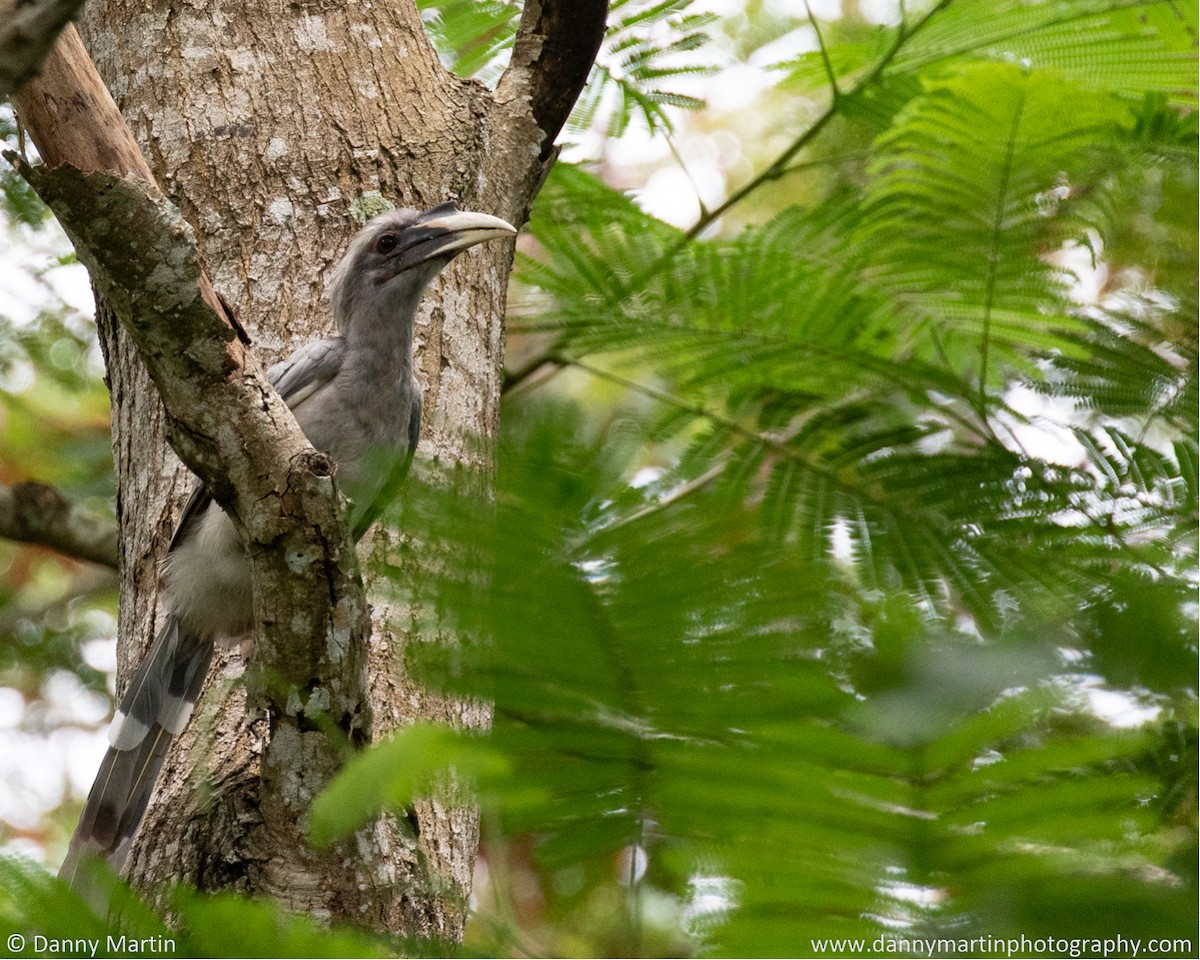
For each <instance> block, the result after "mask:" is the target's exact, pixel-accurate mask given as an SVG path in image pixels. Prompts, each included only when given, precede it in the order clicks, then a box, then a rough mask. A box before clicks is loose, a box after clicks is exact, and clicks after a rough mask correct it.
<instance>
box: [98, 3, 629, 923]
mask: <svg viewBox="0 0 1200 960" xmlns="http://www.w3.org/2000/svg"><path fill="white" fill-rule="evenodd" d="M606 8H607V4H606V2H605V0H574V2H572V0H526V3H525V8H524V11H523V16H522V20H521V26H520V31H519V36H518V41H517V44H516V47H515V49H514V54H513V59H512V63H511V65H510V66H509V68H508V70H507V71H506V73H505V75H504V77H503V78H502V80H501V82H500V84H499V85H498V87H497V89H496V91H495V92H490V91H488V90H486V89H485V88H483V87H482V86H480V85H479V84H476V83H473V82H469V81H463V80H461V79H459V78H456V77H454V76H453V75H451V74H449V73H448V72H447V71H445V70H444V69H443V68H442V66H441V65H440V63H439V62H438V59H437V57H436V54H435V53H434V51H433V50H432V48H431V46H430V44H429V42H428V39H427V38H426V36H425V33H424V30H423V27H422V25H421V21H420V16H419V14H418V13H417V10H416V8H415V5H414V3H413V2H412V0H403V2H399V0H398V2H393V3H389V4H372V3H367V2H350V3H344V4H329V3H320V2H298V3H290V4H249V5H244V4H242V3H235V2H232V0H215V2H212V3H206V4H204V5H194V6H190V5H189V6H181V5H177V4H173V3H170V2H166V0H153V2H146V0H136V2H134V0H93V2H92V3H90V4H89V5H88V7H87V10H86V12H85V17H84V19H83V21H82V23H81V32H82V33H83V35H84V38H85V41H86V44H87V46H88V48H89V50H90V51H91V53H92V56H93V58H94V59H95V61H96V64H97V66H98V68H99V70H100V73H101V75H102V76H103V78H104V80H105V82H106V83H107V85H108V87H109V89H110V90H111V91H112V93H113V95H114V97H115V99H116V102H117V104H118V106H119V107H120V109H121V112H122V113H123V115H124V116H125V118H126V120H127V121H128V122H129V124H130V126H131V127H132V129H133V131H134V133H135V135H136V137H137V139H138V141H139V143H140V145H141V147H142V150H143V152H144V154H145V156H146V157H147V159H148V160H149V161H150V167H151V169H152V171H153V173H154V175H155V177H156V178H157V180H158V183H159V184H160V185H161V186H162V188H163V190H164V191H165V192H166V194H167V196H168V197H170V198H171V199H172V200H173V201H174V202H175V203H176V204H177V205H178V207H179V208H180V210H181V211H182V213H183V215H184V216H185V218H186V219H187V221H188V222H189V223H190V224H191V226H192V227H193V228H194V230H195V237H196V243H197V247H198V249H199V251H200V254H201V255H202V260H203V262H204V263H205V265H206V266H207V269H208V271H209V275H210V276H211V279H212V281H213V285H214V286H215V288H216V289H217V290H218V291H220V293H221V294H222V295H223V296H224V297H225V298H226V299H227V300H228V301H229V302H230V304H231V305H232V306H233V309H234V312H235V313H236V314H237V316H238V317H239V318H240V319H241V321H242V323H243V325H244V326H245V327H246V328H247V330H248V331H249V332H250V334H251V337H252V338H253V340H254V342H255V348H256V350H257V351H258V352H259V353H260V355H261V356H260V359H261V361H262V363H264V364H266V363H269V362H272V361H274V360H275V359H278V357H279V356H281V355H283V354H286V353H287V352H288V351H290V350H291V349H292V348H294V346H295V345H296V344H297V343H298V342H300V341H302V340H305V339H309V338H312V337H316V336H322V335H326V334H327V333H328V332H329V329H330V320H329V317H328V312H327V309H326V306H325V304H324V302H323V300H322V296H321V294H322V291H323V286H324V279H325V276H326V275H327V273H328V270H329V268H330V267H331V266H332V265H333V264H334V263H335V262H336V260H337V258H338V257H339V256H340V254H341V252H342V251H343V250H344V248H345V244H346V241H347V239H348V238H349V236H350V235H351V234H352V233H353V232H354V230H355V229H357V227H358V222H357V221H356V219H355V213H356V211H357V210H358V209H359V208H360V207H361V206H363V205H364V202H369V201H370V200H371V198H372V197H374V196H375V195H377V194H381V195H382V196H383V197H384V198H386V199H387V200H390V201H393V202H396V203H400V204H404V205H408V206H417V207H424V206H431V205H433V204H435V203H438V202H441V201H443V200H445V199H447V198H454V199H457V200H459V201H460V202H462V203H463V204H464V205H465V206H467V207H470V208H473V209H478V210H483V211H487V212H490V213H494V214H497V215H499V216H502V217H505V218H506V219H508V220H510V221H511V222H513V223H516V224H520V223H522V222H523V221H524V220H525V219H526V216H527V214H528V210H529V206H530V204H531V203H532V201H533V198H534V196H535V194H536V192H537V189H538V187H539V186H540V184H541V183H542V181H543V180H544V177H545V174H546V172H547V170H548V164H549V163H550V162H552V159H553V152H552V143H553V139H554V137H555V136H556V135H557V133H558V130H559V128H560V127H561V125H562V123H563V121H564V120H565V117H566V113H567V111H568V110H569V108H570V106H571V104H572V103H573V102H574V98H575V96H576V95H577V94H578V91H579V89H580V88H581V86H582V84H583V82H584V80H585V79H586V76H587V72H588V69H589V67H590V63H591V59H592V57H593V56H594V54H595V50H596V49H597V47H598V45H599V40H600V38H601V36H602V32H603V24H604V18H605V15H606V12H607V9H606ZM138 255H139V256H147V257H153V256H155V252H154V251H139V252H138ZM511 258H512V249H511V247H507V248H506V247H505V246H503V245H498V244H497V245H488V246H486V247H483V248H481V249H480V250H478V251H475V252H474V253H473V254H472V255H471V256H470V257H469V258H463V259H462V260H460V261H458V262H456V263H455V264H453V265H452V266H451V268H450V269H449V270H447V271H446V274H445V275H444V278H443V279H442V280H441V281H440V282H439V283H437V284H435V286H434V287H433V288H432V289H431V291H430V293H429V295H428V296H427V297H426V300H425V307H424V308H423V310H422V314H421V316H420V317H419V319H418V326H417V337H416V346H417V352H418V377H419V378H420V379H421V381H422V385H423V387H424V396H425V410H426V417H425V424H424V431H423V438H422V455H424V456H433V457H438V458H440V459H442V460H443V461H449V462H453V463H462V462H467V461H468V459H469V458H470V457H472V456H475V455H476V454H475V453H473V452H472V451H475V450H477V449H478V448H477V446H475V445H472V444H468V443H466V442H465V440H466V438H467V437H469V436H483V437H488V436H492V435H494V433H495V430H496V427H497V412H498V410H497V408H498V399H499V393H500V375H501V369H502V352H503V326H502V317H503V311H504V296H505V288H506V281H507V275H508V270H509V268H510V265H511ZM99 319H100V324H101V338H102V343H103V346H104V348H105V352H106V358H107V362H108V379H109V384H110V388H111V391H112V398H113V450H114V459H115V464H116V471H117V481H118V491H119V492H118V519H119V523H120V530H121V544H120V546H121V558H122V566H121V581H122V590H121V609H120V623H121V636H120V644H119V651H120V658H119V659H120V669H121V676H122V678H125V677H127V676H128V674H129V672H130V670H131V668H132V665H133V664H135V663H136V661H137V659H138V657H139V656H140V654H141V651H142V650H144V649H145V647H146V645H147V644H148V642H149V640H150V638H151V637H152V635H153V632H154V620H155V616H156V611H155V603H154V597H155V587H156V581H157V568H158V563H159V561H160V559H161V557H162V555H163V552H164V551H165V549H166V546H167V543H168V541H169V538H170V532H171V528H172V523H173V511H172V509H171V505H172V504H175V505H177V504H178V502H179V499H180V498H181V497H182V495H183V494H184V492H185V491H186V489H187V486H188V480H187V479H186V475H185V473H184V472H183V471H182V470H181V469H180V467H179V465H178V461H177V460H176V459H175V457H174V455H173V454H171V453H170V451H169V450H168V449H167V448H166V445H165V444H164V443H163V439H162V438H163V428H164V414H163V409H162V404H161V401H160V399H159V394H158V393H157V392H156V390H155V389H154V388H153V386H152V385H151V384H150V381H149V380H148V378H147V374H146V370H145V368H144V366H143V364H142V362H141V360H140V358H139V356H138V353H137V350H136V349H135V347H134V344H133V343H132V341H131V339H130V338H129V337H128V336H127V335H126V334H125V333H124V332H123V330H122V329H121V328H119V327H118V326H117V325H116V323H115V322H114V321H113V317H112V315H111V312H110V311H107V310H102V311H101V313H100V318H99ZM365 546H366V547H367V548H368V549H370V550H371V551H378V552H380V553H386V552H387V551H389V550H390V549H391V548H392V547H393V546H394V545H393V544H392V543H390V541H389V535H388V534H387V533H386V532H385V531H376V532H375V533H374V534H373V535H371V538H370V540H369V542H368V543H366V544H365ZM404 643H405V637H404V636H403V634H402V633H401V632H399V631H398V630H397V629H396V627H395V625H394V624H393V623H392V622H391V619H390V617H389V615H388V611H387V609H386V606H385V605H382V604H381V605H379V608H378V609H376V611H375V617H374V624H373V641H372V643H371V648H370V670H369V676H370V714H371V717H372V718H373V720H372V723H371V726H370V729H369V736H370V739H372V740H378V739H379V738H380V737H383V736H386V735H387V733H388V732H389V731H390V730H392V729H394V728H395V727H396V726H397V725H399V724H402V723H404V722H407V721H410V720H412V719H416V718H425V719H444V720H449V721H451V722H454V723H458V724H465V725H472V726H479V725H483V724H486V723H487V720H488V716H487V711H486V709H485V708H484V707H483V706H481V705H479V704H473V703H465V702H458V701H450V700H446V699H442V698H435V697H432V696H430V695H428V694H427V693H426V692H425V691H422V690H421V689H420V688H418V687H417V686H415V685H414V684H413V683H411V682H410V681H409V679H408V678H407V677H406V676H405V674H404V671H403V666H402V657H403V650H404ZM243 668H244V664H243V660H242V657H241V656H240V655H239V654H237V653H236V652H232V651H229V652H226V653H225V654H224V655H223V656H220V657H219V658H218V662H217V664H216V665H215V667H214V671H213V674H214V676H213V678H211V679H210V683H209V686H208V690H207V692H206V694H205V697H204V700H203V702H202V704H201V707H200V709H198V711H197V714H196V718H195V719H194V720H193V722H192V724H191V726H190V728H189V730H188V731H187V732H186V733H185V735H184V736H182V737H180V738H179V739H178V741H177V742H176V744H175V745H174V748H173V749H172V752H171V755H170V757H169V758H168V761H167V764H166V766H165V767H164V771H163V775H162V777H161V778H160V784H159V789H158V791H157V794H156V798H155V801H154V802H153V804H152V806H151V809H150V810H149V812H148V814H147V817H146V820H145V822H144V824H143V829H142V831H141V832H140V834H139V839H138V842H137V843H136V844H135V848H134V851H133V854H132V856H131V858H130V861H129V876H130V879H131V880H132V881H133V882H134V884H135V885H136V886H138V887H140V888H141V889H143V890H144V891H146V892H147V893H149V894H151V895H152V896H153V895H154V894H155V891H157V890H158V889H159V888H160V886H161V884H162V883H163V882H165V881H171V880H179V879H182V880H184V881H186V882H188V883H191V884H193V885H195V886H198V887H199V888H201V889H207V890H215V889H238V890H243V891H246V892H254V893H261V894H266V895H269V896H271V897H274V898H275V899H277V900H279V901H280V902H282V903H283V904H285V905H287V906H289V907H291V908H293V909H298V910H304V911H307V912H312V913H315V914H317V915H319V916H327V917H334V918H345V919H351V920H354V921H356V922H359V923H367V924H368V925H370V926H373V927H375V928H377V929H380V930H386V931H390V932H394V933H404V934H418V935H421V934H424V935H437V936H442V937H451V938H457V937H459V936H460V935H461V932H462V926H463V923H464V921H465V910H466V901H467V894H468V893H469V890H470V880H471V871H472V866H473V859H474V853H475V847H476V842H477V834H478V824H477V819H476V815H475V813H474V811H473V810H471V809H469V808H464V807H461V806H455V805H451V804H444V803H439V802H436V801H429V802H425V803H422V804H420V805H419V806H418V808H417V809H416V810H415V811H414V816H413V826H415V827H416V830H415V831H414V830H413V829H412V827H410V826H407V825H405V827H404V828H403V829H402V828H401V826H400V825H398V824H396V823H394V822H392V821H390V820H386V819H385V820H381V821H380V822H378V823H377V824H375V825H374V826H373V827H371V828H368V829H367V830H364V831H362V832H361V833H360V834H359V835H358V837H357V840H356V849H355V850H354V855H355V856H356V857H357V858H358V863H357V864H356V865H355V868H354V869H353V870H352V871H350V872H349V874H347V875H346V876H343V877H336V878H335V877H321V876H308V875H303V874H299V875H298V874H297V872H296V871H295V868H294V864H295V863H297V862H303V859H304V857H303V852H302V851H286V850H281V845H287V846H293V847H294V846H295V844H296V837H295V836H294V835H288V836H279V835H277V834H276V833H274V832H273V831H272V829H271V826H270V825H271V824H272V823H273V822H275V818H274V817H272V816H270V815H268V814H269V813H270V811H267V810H265V809H264V804H265V803H267V802H268V801H269V800H270V799H271V798H272V797H277V796H278V795H279V793H280V791H279V790H277V789H276V790H266V789H264V788H263V785H262V780H261V778H262V776H263V774H264V771H263V769H262V762H261V758H262V756H263V755H264V751H265V750H267V746H268V745H269V744H270V743H271V740H272V737H273V736H274V735H275V733H276V731H275V730H274V729H273V728H272V725H271V724H270V723H269V722H268V718H267V716H266V715H265V714H264V713H263V712H262V711H261V710H258V709H256V707H255V705H254V704H253V703H252V704H249V705H248V704H247V701H246V696H245V686H244V685H243V684H241V683H239V682H238V678H239V676H240V674H241V672H242V670H243ZM304 749H305V747H304V744H303V742H300V743H297V744H296V751H295V752H296V754H297V757H296V759H297V765H298V768H300V769H302V768H303V764H302V763H301V761H302V759H303V758H302V756H300V754H302V753H303V751H304ZM283 755H284V756H286V754H283ZM196 770H202V771H203V773H204V775H205V777H206V778H207V779H208V784H207V786H205V787H204V788H203V789H200V788H198V783H197V779H196V777H195V776H194V774H195V771H196ZM266 773H267V774H268V778H269V779H272V780H275V781H280V780H286V778H287V777H288V775H289V770H288V769H275V770H268V771H266ZM276 786H278V783H276ZM290 789H291V791H292V795H293V799H294V797H295V796H299V797H301V798H302V799H303V798H305V797H307V796H308V795H309V793H310V792H311V789H312V785H310V784H305V783H293V784H292V785H291V787H290ZM284 792H286V791H284ZM288 853H295V856H294V857H289V856H288V855H285V854H288ZM280 864H289V867H288V868H284V869H281V868H280V866H279V865H280ZM351 877H353V878H355V880H354V882H357V883H359V884H364V885H366V887H367V889H366V890H360V891H356V892H351V891H347V890H345V889H337V887H338V884H339V883H341V884H343V885H344V884H345V883H346V882H350V878H351Z"/></svg>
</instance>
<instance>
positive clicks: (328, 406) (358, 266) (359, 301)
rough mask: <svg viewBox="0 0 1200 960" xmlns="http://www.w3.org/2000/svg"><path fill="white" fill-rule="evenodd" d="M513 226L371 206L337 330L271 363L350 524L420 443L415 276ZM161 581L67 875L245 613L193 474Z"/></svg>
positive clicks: (110, 829)
mask: <svg viewBox="0 0 1200 960" xmlns="http://www.w3.org/2000/svg"><path fill="white" fill-rule="evenodd" d="M515 233H516V230H515V229H514V228H513V227H512V226H511V225H510V224H508V223H506V222H505V221H504V220H501V219H500V218H498V217H493V216H489V215H487V214H483V213H472V212H469V211H463V210H459V208H458V207H457V206H456V205H455V204H454V203H445V204H442V205H441V206H438V207H434V208H433V209H432V210H428V211H426V212H424V213H421V212H419V211H416V210H392V211H389V212H388V213H384V214H381V215H380V216H378V217H376V218H375V219H373V220H372V221H371V222H370V223H368V224H367V225H366V226H365V227H364V228H363V229H362V230H361V231H360V232H359V234H358V235H357V236H356V237H355V238H354V240H353V241H352V242H351V244H350V249H349V250H348V251H347V253H346V255H345V257H343V258H342V260H341V262H340V263H339V264H338V266H337V267H336V268H335V269H334V271H333V275H332V278H331V280H330V284H329V300H330V305H331V307H332V309H333V317H334V320H335V322H336V324H337V329H338V333H339V334H340V335H339V336H336V337H330V338H328V339H325V340H317V341H314V342H312V343H307V344H305V345H304V346H302V347H300V348H299V349H298V350H296V352H295V353H293V354H292V355H291V356H290V357H288V358H287V359H286V360H284V361H282V362H281V363H277V364H275V366H273V367H271V369H270V370H269V371H268V376H269V377H270V380H271V383H272V384H273V385H274V386H275V389H276V390H277V391H279V394H280V396H281V397H282V398H283V399H284V401H285V402H286V403H287V405H288V406H289V407H290V408H291V410H292V413H293V414H295V416H296V420H297V422H298V423H299V424H300V427H301V429H303V431H304V433H305V435H306V436H307V437H308V440H309V442H310V443H311V444H312V445H313V446H314V447H316V448H317V449H318V450H322V451H324V452H325V453H327V454H329V456H330V457H332V458H333V460H334V461H335V462H336V463H337V477H338V482H339V484H340V485H341V486H342V488H343V489H344V490H347V491H349V492H350V493H351V494H352V495H354V496H355V497H356V499H357V498H358V495H359V494H365V496H364V497H362V502H363V503H364V504H366V506H365V507H363V508H361V509H360V510H359V515H358V516H357V518H356V521H355V524H354V533H355V536H356V537H358V536H361V534H362V533H363V532H364V531H365V530H366V528H367V526H369V524H370V523H371V521H372V520H374V519H375V517H376V516H377V514H378V511H379V509H380V508H381V507H382V505H383V503H384V502H386V498H387V496H388V495H389V494H391V493H394V487H395V484H396V483H398V481H399V478H400V477H401V476H402V474H403V470H404V468H406V467H407V464H408V462H409V460H410V458H411V456H412V452H413V450H414V449H415V448H416V445H417V437H418V433H419V431H420V426H421V393H420V389H419V387H418V385H417V382H416V380H415V379H414V377H413V370H412V366H413V361H412V343H413V322H414V319H415V317H416V313H417V306H418V305H419V304H420V302H421V296H422V294H423V293H424V291H425V287H426V286H427V285H428V283H429V281H431V280H432V279H433V278H434V277H435V276H437V274H438V273H439V272H440V271H441V270H442V268H443V267H445V266H446V264H448V263H449V262H450V261H451V260H452V259H454V257H455V256H457V255H458V254H459V253H461V252H462V251H463V250H466V249H467V248H468V247H472V246H474V245H475V244H478V243H483V242H484V241H486V240H492V239H497V238H501V237H507V236H511V235H513V234H515ZM381 450H386V451H396V452H397V453H399V454H400V460H399V462H400V465H401V469H398V470H397V469H393V471H392V472H391V476H390V477H387V478H378V477H374V476H372V475H371V474H372V473H373V472H374V471H372V469H371V465H372V464H374V465H375V466H378V463H379V459H378V457H372V456H371V454H372V452H376V453H377V452H378V451H381ZM393 459H394V458H393ZM160 593H161V596H162V597H163V599H164V601H165V606H166V609H167V617H166V622H165V623H164V624H163V626H162V629H161V630H160V631H159V633H158V636H157V638H156V639H155V641H154V644H153V645H152V646H151V647H150V650H149V652H148V653H147V654H146V655H145V657H144V658H143V659H142V661H141V663H140V664H139V665H138V668H137V671H136V672H135V673H134V675H133V678H132V679H131V680H130V681H129V686H128V687H127V688H126V690H125V694H124V696H122V698H121V703H120V707H119V709H118V710H117V713H116V716H115V717H114V718H113V722H112V726H111V728H110V729H109V734H108V739H109V744H110V746H109V749H108V752H107V753H106V754H105V757H104V760H103V762H102V763H101V765H100V772H99V774H97V776H96V782H95V783H94V784H93V785H92V789H91V792H90V793H89V795H88V799H87V803H86V805H85V806H84V808H83V814H82V816H81V817H80V820H79V826H78V827H77V828H76V830H75V835H74V836H73V837H72V838H71V844H70V848H69V849H68V852H67V857H66V860H65V861H64V862H63V865H62V868H61V870H60V871H59V876H60V877H62V878H63V879H65V880H67V881H68V882H70V883H75V881H76V874H77V873H78V869H79V864H80V862H81V860H82V859H83V858H84V857H85V856H98V857H103V858H105V859H107V860H108V862H109V864H110V866H112V868H113V869H114V870H119V869H120V868H121V867H122V865H123V864H124V862H125V858H126V856H127V855H128V852H129V846H130V843H131V841H132V840H133V836H134V833H135V831H136V830H137V827H138V823H139V822H140V821H141V818H142V815H143V813H145V810H146V806H147V804H148V803H149V802H150V796H151V793H152V792H153V789H154V782H155V780H156V779H157V776H158V771H159V768H160V767H161V766H162V762H163V758H164V756H165V755H166V750H167V746H168V745H169V743H170V742H171V738H172V737H174V736H177V735H178V734H179V733H181V732H182V731H183V728H184V727H185V726H186V725H187V722H188V718H189V717H190V716H191V714H192V708H193V707H194V706H195V703H196V700H197V698H198V697H199V695H200V691H201V688H202V687H203V686H204V679H205V677H206V675H207V673H208V667H209V663H210V661H211V659H212V653H213V643H214V641H215V640H216V639H217V638H221V637H237V636H239V635H241V634H244V633H246V632H248V631H249V630H250V629H251V627H252V626H253V603H252V599H253V598H252V596H251V589H250V570H249V565H248V563H247V560H246V556H245V551H244V549H243V546H242V543H241V541H240V539H239V536H238V533H237V530H236V528H235V527H234V525H233V523H232V521H231V520H230V519H229V518H228V516H226V514H225V513H224V511H223V510H222V509H221V508H220V507H219V506H218V505H217V504H216V503H215V502H214V501H213V499H212V497H211V496H210V494H209V493H208V491H207V490H206V489H205V487H204V484H202V483H197V485H196V487H195V489H194V490H193V491H192V495H191V497H190V499H189V500H188V501H187V504H186V505H185V506H184V509H183V513H182V515H181V516H180V519H179V524H178V526H177V527H176V529H175V534H174V536H173V537H172V539H171V545H170V548H169V551H168V553H167V557H166V560H165V562H164V564H163V568H162V584H161V590H160Z"/></svg>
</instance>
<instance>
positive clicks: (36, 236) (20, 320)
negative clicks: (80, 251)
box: [0, 210, 96, 326]
mask: <svg viewBox="0 0 1200 960" xmlns="http://www.w3.org/2000/svg"><path fill="white" fill-rule="evenodd" d="M70 252H71V241H69V240H68V239H67V236H66V234H65V233H63V231H62V228H61V227H60V226H59V225H58V221H57V220H54V219H51V220H48V221H47V222H46V223H45V224H43V225H42V226H40V227H38V228H37V229H36V230H34V229H30V228H28V227H22V226H14V225H13V224H12V223H11V222H10V221H9V220H8V218H7V216H6V215H5V214H4V212H3V211H2V210H0V316H3V317H5V318H7V319H8V320H10V321H11V322H12V323H14V324H16V325H18V326H25V325H26V324H29V323H31V322H32V321H33V320H34V319H35V318H36V317H37V315H38V313H39V312H40V311H43V310H55V309H57V308H58V306H59V304H60V302H61V303H65V304H66V305H67V307H69V308H70V309H71V310H74V311H77V312H78V313H81V314H83V315H85V316H88V317H90V316H93V315H94V314H95V311H96V308H95V302H94V300H93V299H92V287H91V283H90V281H89V280H88V275H87V269H86V268H85V267H84V266H83V264H80V263H72V264H65V265H62V266H59V265H57V264H55V263H54V261H55V260H57V259H58V258H59V257H61V256H63V255H65V254H69V253H70Z"/></svg>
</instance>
